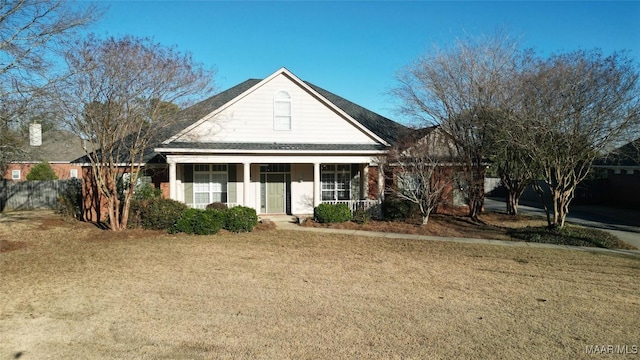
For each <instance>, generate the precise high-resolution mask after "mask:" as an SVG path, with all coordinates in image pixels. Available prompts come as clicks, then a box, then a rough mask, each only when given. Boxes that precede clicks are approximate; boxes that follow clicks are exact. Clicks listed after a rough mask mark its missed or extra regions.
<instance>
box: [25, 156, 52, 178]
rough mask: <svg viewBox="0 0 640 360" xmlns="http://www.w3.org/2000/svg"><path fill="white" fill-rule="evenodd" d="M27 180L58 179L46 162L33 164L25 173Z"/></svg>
mask: <svg viewBox="0 0 640 360" xmlns="http://www.w3.org/2000/svg"><path fill="white" fill-rule="evenodd" d="M27 180H29V181H33V180H58V175H56V173H55V171H53V168H52V167H51V165H49V163H48V162H46V161H45V162H41V163H38V164H35V165H34V166H33V167H32V168H31V171H29V173H28V174H27Z"/></svg>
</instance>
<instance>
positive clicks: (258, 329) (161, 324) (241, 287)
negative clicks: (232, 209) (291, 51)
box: [0, 213, 640, 359]
mask: <svg viewBox="0 0 640 360" xmlns="http://www.w3.org/2000/svg"><path fill="white" fill-rule="evenodd" d="M0 243H1V244H3V245H2V250H3V251H2V252H0V273H1V275H2V279H1V281H0V339H1V340H0V359H13V358H20V359H47V358H50V359H62V358H82V359H112V358H119V359H131V358H148V359H209V358H234V359H235V358H279V359H283V358H284V359H286V358H290V359H306V358H310V359H313V358H366V359H369V358H385V359H386V358H416V359H423V358H425V359H428V358H434V359H438V358H442V359H449V358H463V359H472V358H506V359H514V358H554V359H555V358H565V359H580V358H593V357H594V356H593V355H589V354H587V353H586V352H585V347H586V346H589V345H598V346H602V345H614V346H616V345H622V346H627V347H626V348H624V347H623V348H621V349H627V350H628V351H629V352H632V351H633V349H634V348H633V346H636V347H637V346H640V286H638V279H640V257H631V256H622V255H614V254H605V253H602V252H586V251H570V250H558V249H545V248H527V247H508V246H486V245H469V244H459V243H448V242H428V241H408V240H407V241H405V240H397V239H382V238H380V239H378V238H365V237H350V236H338V235H324V234H318V233H307V232H300V231H296V232H286V231H278V230H265V231H257V232H253V233H249V234H239V235H236V234H218V235H215V236H203V237H198V236H186V235H167V234H163V233H159V232H144V231H126V232H123V233H118V234H114V233H111V232H108V231H102V230H98V229H96V228H94V227H92V226H91V225H88V224H82V223H66V222H64V221H62V220H60V219H57V218H55V217H51V216H50V215H48V214H43V213H13V214H10V215H9V216H7V215H3V214H0ZM638 351H640V349H639V350H638ZM626 356H628V357H631V358H638V355H634V354H627V355H626ZM615 358H620V356H616V357H615Z"/></svg>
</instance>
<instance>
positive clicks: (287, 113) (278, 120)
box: [273, 90, 291, 130]
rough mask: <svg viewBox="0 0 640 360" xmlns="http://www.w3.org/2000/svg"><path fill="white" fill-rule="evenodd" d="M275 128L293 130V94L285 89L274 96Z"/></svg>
mask: <svg viewBox="0 0 640 360" xmlns="http://www.w3.org/2000/svg"><path fill="white" fill-rule="evenodd" d="M273 129H274V130H291V95H289V93H288V92H286V91H284V90H282V91H278V92H277V93H276V94H275V95H274V97H273Z"/></svg>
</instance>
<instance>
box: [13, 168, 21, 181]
mask: <svg viewBox="0 0 640 360" xmlns="http://www.w3.org/2000/svg"><path fill="white" fill-rule="evenodd" d="M11 180H20V170H11Z"/></svg>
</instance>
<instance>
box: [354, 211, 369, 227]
mask: <svg viewBox="0 0 640 360" xmlns="http://www.w3.org/2000/svg"><path fill="white" fill-rule="evenodd" d="M351 221H353V222H354V223H356V224H360V225H363V224H366V223H368V222H369V221H371V213H370V212H369V211H367V210H364V209H358V210H356V211H355V212H354V213H353V217H352V218H351Z"/></svg>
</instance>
